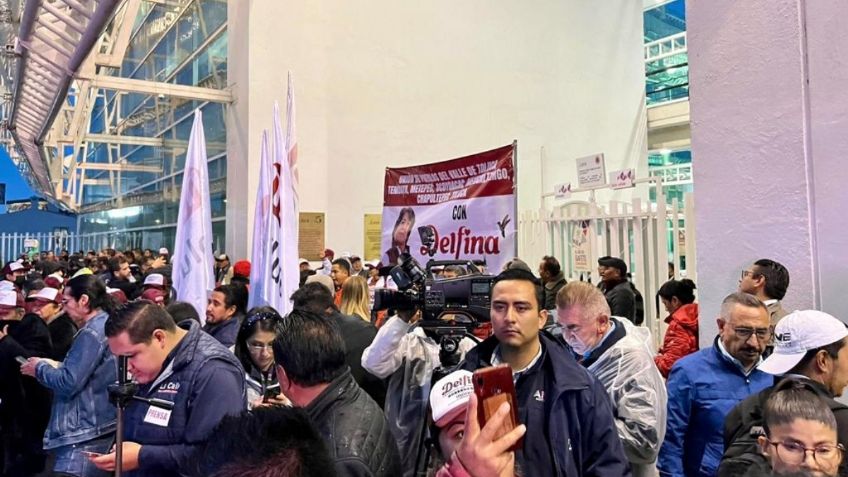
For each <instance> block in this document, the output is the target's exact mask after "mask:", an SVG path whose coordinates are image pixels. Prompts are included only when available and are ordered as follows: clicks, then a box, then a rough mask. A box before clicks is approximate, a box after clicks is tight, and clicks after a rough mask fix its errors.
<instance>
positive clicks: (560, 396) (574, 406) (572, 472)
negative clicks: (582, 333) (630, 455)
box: [459, 331, 631, 477]
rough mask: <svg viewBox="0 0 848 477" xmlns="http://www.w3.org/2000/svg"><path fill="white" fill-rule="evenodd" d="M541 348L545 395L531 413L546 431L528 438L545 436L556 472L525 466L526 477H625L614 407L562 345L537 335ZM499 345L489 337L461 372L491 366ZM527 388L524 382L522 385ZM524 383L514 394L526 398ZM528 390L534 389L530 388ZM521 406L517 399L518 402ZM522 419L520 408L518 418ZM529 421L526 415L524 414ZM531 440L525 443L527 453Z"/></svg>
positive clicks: (546, 335) (470, 355)
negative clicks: (543, 425)
mask: <svg viewBox="0 0 848 477" xmlns="http://www.w3.org/2000/svg"><path fill="white" fill-rule="evenodd" d="M539 339H540V340H541V343H542V347H543V355H542V359H541V361H542V363H541V366H542V373H544V382H543V389H541V390H539V391H537V394H536V396H538V397H535V400H536V401H538V402H540V403H543V404H541V405H537V406H535V407H534V408H533V409H527V410H526V411H527V413H530V412H543V413H544V415H543V416H541V419H535V417H538V416H531V418H532V419H533V420H536V421H539V420H541V421H542V422H545V423H548V424H549V425H548V427H547V428H546V429H528V433H533V432H535V433H543V434H544V435H543V436H539V437H541V438H544V439H547V440H548V441H549V442H550V447H551V450H552V452H553V455H552V458H553V463H554V467H555V468H554V469H551V468H540V467H539V466H538V465H537V462H534V461H532V460H527V461H525V466H526V467H527V468H524V469H522V470H523V471H524V474H525V475H531V476H537V475H538V476H546V477H547V476H551V477H554V476H563V477H564V476H569V477H571V476H573V477H610V476H616V477H629V476H630V475H631V472H630V463H629V462H628V461H627V458H626V457H625V455H624V448H623V447H622V444H621V440H620V439H619V437H618V431H617V430H616V427H615V422H614V421H613V411H612V405H611V404H610V400H609V396H608V394H607V392H606V389H604V387H603V385H602V384H601V383H600V381H598V379H597V378H596V377H595V376H593V375H592V374H591V373H590V372H589V371H588V370H586V369H585V368H583V367H582V366H581V365H580V364H579V363H577V361H575V359H574V357H573V356H572V354H571V351H570V350H569V349H568V348H567V347H566V345H565V344H564V343H562V341H559V340H557V339H556V338H554V337H553V336H552V335H550V334H549V333H547V332H544V331H542V332H540V333H539ZM497 344H498V340H497V338H496V337H494V336H492V337H490V338H489V339H487V340H485V341H483V342H482V343H480V344H479V345H477V347H476V348H474V349H472V350H470V351H469V352H468V353H466V355H465V360H464V361H463V362H462V363H460V365H459V367H460V369H466V370H468V371H474V370H476V369H479V368H483V367H486V366H491V359H492V354H493V353H494V350H495V347H496V346H497ZM525 382H528V381H525ZM521 385H522V382H521V381H519V386H518V388H517V389H516V392H517V393H518V394H519V395H520V394H524V393H523V392H522V391H525V390H522V389H521ZM531 390H532V388H531ZM519 400H520V398H519ZM524 413H525V409H522V404H521V403H519V415H522V414H524ZM528 415H529V414H528ZM530 439H531V437H528V436H525V437H524V445H525V449H527V447H526V446H527V442H528V441H529V440H530Z"/></svg>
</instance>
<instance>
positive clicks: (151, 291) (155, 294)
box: [141, 288, 165, 305]
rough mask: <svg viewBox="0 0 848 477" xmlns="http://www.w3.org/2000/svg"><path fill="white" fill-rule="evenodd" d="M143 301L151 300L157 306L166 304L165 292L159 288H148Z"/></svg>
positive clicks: (143, 295) (142, 295)
mask: <svg viewBox="0 0 848 477" xmlns="http://www.w3.org/2000/svg"><path fill="white" fill-rule="evenodd" d="M141 299H142V300H149V301H152V302H153V303H156V304H157V305H164V304H165V290H161V289H159V288H148V289H146V290H144V293H142V294H141Z"/></svg>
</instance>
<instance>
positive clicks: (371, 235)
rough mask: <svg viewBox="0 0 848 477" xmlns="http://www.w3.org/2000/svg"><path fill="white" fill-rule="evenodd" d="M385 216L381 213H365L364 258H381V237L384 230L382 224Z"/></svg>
mask: <svg viewBox="0 0 848 477" xmlns="http://www.w3.org/2000/svg"><path fill="white" fill-rule="evenodd" d="M382 223H383V216H382V215H380V214H365V227H364V230H365V237H364V238H365V242H363V243H364V244H365V246H364V247H363V249H364V250H363V254H362V255H363V257H362V258H363V260H367V261H370V260H379V259H380V246H381V245H382V244H381V243H380V242H381V238H382V235H383V230H382V228H381V224H382Z"/></svg>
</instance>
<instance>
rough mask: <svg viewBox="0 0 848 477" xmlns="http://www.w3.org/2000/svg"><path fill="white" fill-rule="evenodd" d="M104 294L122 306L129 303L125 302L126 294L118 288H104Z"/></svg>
mask: <svg viewBox="0 0 848 477" xmlns="http://www.w3.org/2000/svg"><path fill="white" fill-rule="evenodd" d="M106 292H107V293H108V294H110V295H112V298H114V299H115V300H117V301H118V303H120V304H122V305H123V304H125V303H126V302H128V301H129V300H127V294H126V293H124V291H123V290H121V289H119V288H106Z"/></svg>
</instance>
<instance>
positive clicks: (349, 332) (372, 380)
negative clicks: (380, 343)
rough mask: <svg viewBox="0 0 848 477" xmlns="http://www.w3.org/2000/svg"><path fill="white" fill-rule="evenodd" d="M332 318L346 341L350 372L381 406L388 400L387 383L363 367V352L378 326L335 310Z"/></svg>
mask: <svg viewBox="0 0 848 477" xmlns="http://www.w3.org/2000/svg"><path fill="white" fill-rule="evenodd" d="M331 318H332V319H333V320H334V321H335V322H336V323H338V325H339V330H340V331H341V333H342V338H343V339H344V342H345V350H346V351H345V363H347V365H348V366H349V367H350V374H352V375H353V379H355V380H356V383H357V384H359V387H361V388H362V390H363V391H365V392H366V393H368V395H369V396H371V399H373V400H374V401H375V402H376V403H377V405H378V406H380V408H381V409H382V408H383V405H384V404H385V402H386V384H385V383H384V382H383V380H382V379H379V378H377V377H376V376H374V375H373V374H371V373H369V372H368V371H366V370H365V368H363V367H362V353H363V351H365V348H367V347H369V346H371V342H372V341H374V337H375V336H377V328H375V327H374V325H372V324H371V323H368V322H367V321H365V320H363V319H362V318H358V317H356V316H350V315H344V314H342V313H341V312H338V311H337V312H335V313H333V314H332V315H331Z"/></svg>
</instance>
